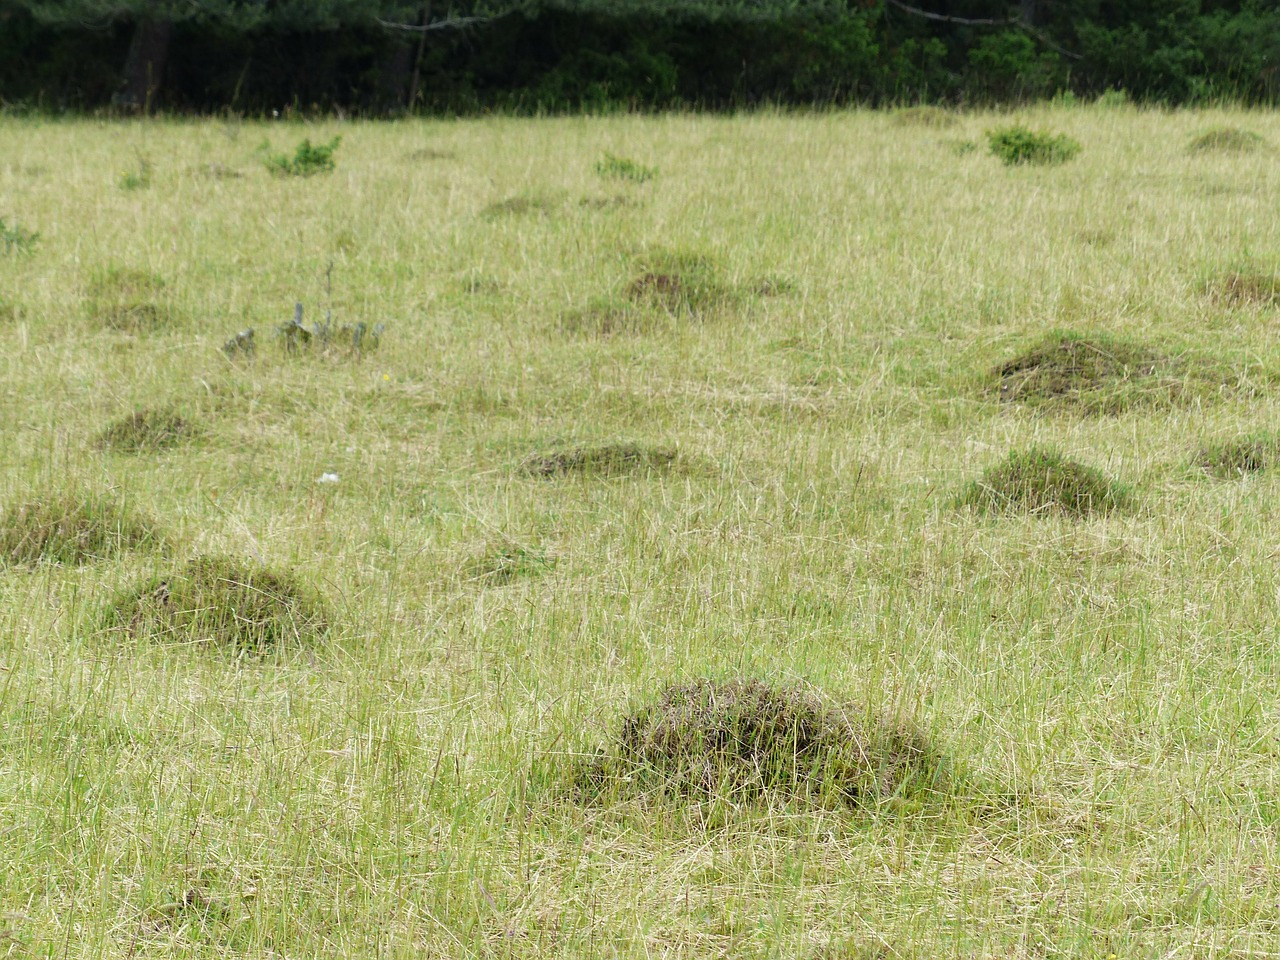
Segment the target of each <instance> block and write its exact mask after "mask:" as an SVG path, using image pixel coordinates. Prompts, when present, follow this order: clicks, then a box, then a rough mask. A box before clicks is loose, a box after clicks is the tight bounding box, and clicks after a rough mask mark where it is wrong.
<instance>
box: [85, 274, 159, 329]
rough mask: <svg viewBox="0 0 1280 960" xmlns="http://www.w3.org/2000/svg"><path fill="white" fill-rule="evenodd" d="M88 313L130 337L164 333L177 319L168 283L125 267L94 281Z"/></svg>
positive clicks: (88, 291)
mask: <svg viewBox="0 0 1280 960" xmlns="http://www.w3.org/2000/svg"><path fill="white" fill-rule="evenodd" d="M85 312H86V314H87V315H88V317H89V319H90V320H92V321H94V322H95V323H99V324H101V325H103V326H105V327H108V328H110V329H112V330H123V331H127V332H130V333H150V332H154V331H156V330H161V329H163V328H165V327H168V326H170V325H172V324H173V322H174V320H175V318H176V314H175V312H174V310H173V308H172V305H171V304H170V303H169V297H168V292H167V290H166V284H165V282H164V280H162V279H161V278H160V277H157V276H155V275H154V274H151V273H147V272H146V271H144V270H133V269H129V268H125V267H110V268H108V269H107V270H104V271H102V272H101V273H97V274H94V276H93V277H91V278H90V280H89V283H88V285H87V287H86V289H85Z"/></svg>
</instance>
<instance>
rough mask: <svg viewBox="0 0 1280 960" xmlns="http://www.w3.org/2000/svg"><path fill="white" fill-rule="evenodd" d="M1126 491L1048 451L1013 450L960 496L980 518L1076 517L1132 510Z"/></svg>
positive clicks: (1094, 471)
mask: <svg viewBox="0 0 1280 960" xmlns="http://www.w3.org/2000/svg"><path fill="white" fill-rule="evenodd" d="M1131 499H1132V498H1131V495H1130V494H1129V492H1128V490H1126V489H1125V488H1124V487H1122V486H1120V485H1119V484H1117V483H1115V482H1114V481H1112V480H1111V479H1109V478H1108V477H1107V476H1106V475H1105V474H1104V473H1102V471H1100V470H1098V469H1096V468H1094V467H1090V466H1087V465H1086V464H1083V463H1080V462H1079V461H1076V460H1071V459H1069V458H1067V457H1063V456H1061V455H1060V454H1058V453H1055V452H1054V451H1052V450H1045V449H1043V448H1039V447H1032V448H1031V449H1030V450H1027V451H1016V450H1015V451H1014V452H1013V453H1011V454H1009V456H1008V457H1007V458H1006V459H1005V460H1004V461H1002V462H1001V463H998V464H996V465H995V466H994V467H992V468H990V469H989V470H987V472H986V473H984V474H983V475H982V477H981V478H980V479H978V480H975V481H973V482H972V483H970V484H969V486H968V487H967V488H966V489H965V491H964V493H963V494H962V495H961V497H960V502H961V504H962V505H964V506H968V507H973V508H974V509H976V510H979V511H980V512H983V513H1059V514H1064V515H1066V516H1069V517H1075V518H1081V517H1086V516H1090V515H1093V514H1107V513H1112V512H1113V511H1117V510H1124V509H1127V508H1129V507H1130V506H1131Z"/></svg>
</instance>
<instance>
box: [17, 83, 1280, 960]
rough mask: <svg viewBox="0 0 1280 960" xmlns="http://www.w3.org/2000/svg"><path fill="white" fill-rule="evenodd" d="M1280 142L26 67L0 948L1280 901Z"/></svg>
mask: <svg viewBox="0 0 1280 960" xmlns="http://www.w3.org/2000/svg"><path fill="white" fill-rule="evenodd" d="M1011 125H1025V126H1026V127H1027V128H1029V129H1031V130H1033V131H1044V132H1048V133H1053V134H1060V135H1065V136H1067V137H1070V138H1072V139H1074V140H1075V141H1077V142H1078V143H1079V145H1080V151H1079V153H1078V155H1075V156H1072V157H1066V158H1064V159H1063V160H1062V162H1059V163H1052V164H1046V165H1038V164H1020V165H1012V166H1006V165H1004V164H1002V163H1001V161H1000V160H999V159H998V158H997V157H996V156H993V155H992V153H991V150H990V149H989V140H988V134H989V133H990V132H991V131H995V130H998V129H1000V128H1006V127H1009V126H1011ZM304 139H305V140H306V141H307V144H308V145H307V147H306V148H304V149H301V150H300V149H299V148H300V146H301V145H302V142H303V140H304ZM335 140H336V143H335ZM329 146H332V147H333V150H332V154H331V155H326V154H325V149H326V148H327V147H329ZM1278 147H1280V119H1278V118H1277V115H1276V114H1275V113H1274V112H1268V111H1253V110H1237V109H1224V110H1179V111H1158V110H1144V109H1138V108H1135V107H1132V106H1128V105H1118V106H1117V105H1105V104H1101V105H1090V106H1062V105H1058V106H1052V105H1045V106H1039V107H1031V108H1027V109H1023V110H1015V111H1010V112H1000V113H988V112H956V113H952V112H948V111H943V110H932V109H930V110H903V111H889V112H874V111H842V112H830V113H818V114H813V115H807V116H798V115H786V114H773V113H761V114H752V115H744V116H736V117H720V116H700V115H693V114H677V115H665V116H617V117H590V118H587V117H568V118H547V119H539V120H530V119H511V118H492V119H473V120H456V121H442V120H413V121H400V122H364V121H336V120H335V121H325V122H317V123H305V124H304V123H294V122H290V123H283V122H280V123H273V122H256V121H239V120H201V121H186V120H184V121H177V120H140V121H136V122H122V123H109V122H102V121H95V120H74V121H50V120H42V119H0V347H2V349H0V371H2V373H0V385H2V386H3V395H0V421H2V422H3V437H4V445H3V450H4V454H3V460H2V462H0V465H2V468H3V469H2V472H0V561H2V563H0V722H2V725H3V731H4V736H3V744H2V745H0V783H3V791H2V792H0V837H3V840H2V841H0V954H2V955H4V956H13V957H25V956H31V957H36V956H40V957H45V956H54V955H61V956H76V957H81V956H86V957H87V956H101V957H134V956H151V955H154V956H159V955H164V956H193V957H194V956H255V957H257V956H317V955H342V956H378V957H401V956H403V957H409V956H415V957H416V956H441V957H444V956H448V957H533V956H557V957H559V956H563V957H652V956H664V957H692V958H702V957H735V958H736V957H761V958H763V957H787V958H790V957H803V958H823V960H836V958H840V960H869V958H925V957H929V958H933V957H966V958H967V957H975V956H981V957H992V958H994V957H1002V958H1003V957H1018V958H1032V957H1073V958H1075V957H1080V958H1095V957H1096V958H1100V960H1130V958H1166V957H1203V958H1227V957H1239V958H1244V957H1250V958H1258V957H1280V840H1278V838H1277V824H1278V823H1280V801H1278V799H1277V798H1278V797H1280V792H1278V790H1280V782H1278V780H1280V778H1278V777H1277V752H1278V750H1280V746H1278V741H1277V734H1278V733H1280V714H1277V706H1278V704H1277V694H1276V689H1277V680H1278V679H1280V654H1278V653H1277V650H1278V649H1280V647H1278V642H1277V641H1278V640H1280V626H1278V625H1280V616H1278V614H1280V609H1278V607H1280V588H1278V587H1277V579H1276V550H1277V540H1276V536H1275V531H1276V530H1277V529H1280V499H1277V496H1276V494H1277V492H1278V489H1280V488H1278V486H1277V485H1278V484H1280V477H1278V476H1277V471H1276V470H1275V469H1274V467H1275V465H1276V464H1280V433H1277V430H1278V429H1280V428H1277V426H1276V424H1277V419H1276V415H1277V411H1278V409H1280V386H1278V384H1280V325H1278V324H1277V319H1278V317H1280V314H1278V313H1277V308H1278V307H1280V226H1278V221H1277V220H1276V218H1275V209H1276V202H1277V199H1278V198H1280V172H1278V168H1277V164H1276V162H1275V160H1276V152H1275V151H1276V149H1277V148H1278ZM273 158H274V159H273ZM330 160H331V161H332V164H333V167H332V169H328V168H327V164H328V162H329V161H330ZM303 174H314V175H303ZM249 331H252V333H249ZM700 724H701V726H700ZM748 727H749V728H750V730H751V734H750V736H751V737H753V738H763V739H762V740H759V741H757V740H752V741H751V744H749V746H750V749H746V748H744V747H743V742H744V740H743V737H744V736H745V734H743V730H744V729H747V728H748ZM713 741H714V743H713ZM766 741H767V742H766ZM717 744H718V747H716V745H717ZM762 744H763V745H764V746H763V747H762ZM778 745H781V752H780V753H779V752H778V751H777V750H773V751H772V752H769V751H767V750H765V749H764V747H770V748H772V747H777V746H778ZM713 747H715V749H713ZM677 750H679V751H688V753H687V754H684V753H682V754H679V755H678V756H677ZM735 750H737V751H739V752H740V753H741V756H738V755H735V754H734V751H735ZM877 751H882V752H877ZM727 755H732V756H729V760H726V756H727ZM729 761H732V762H733V763H736V764H737V766H732V765H730V766H725V767H721V766H717V764H721V763H722V762H726V763H727V762H729ZM837 773H839V774H840V776H841V777H842V778H843V779H838V780H837V778H836V774H837Z"/></svg>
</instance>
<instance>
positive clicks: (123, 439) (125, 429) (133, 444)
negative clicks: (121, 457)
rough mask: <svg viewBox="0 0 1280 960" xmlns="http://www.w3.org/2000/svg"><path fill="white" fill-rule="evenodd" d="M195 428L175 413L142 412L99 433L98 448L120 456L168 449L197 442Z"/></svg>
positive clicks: (156, 410) (159, 411) (160, 411)
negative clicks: (191, 441) (192, 441)
mask: <svg viewBox="0 0 1280 960" xmlns="http://www.w3.org/2000/svg"><path fill="white" fill-rule="evenodd" d="M197 433H198V431H197V429H196V427H195V425H194V424H193V423H192V422H191V421H190V420H187V419H185V418H184V417H182V416H180V415H179V414H178V413H176V412H175V411H173V410H168V409H155V410H139V411H137V412H136V413H133V414H130V415H129V416H127V417H122V418H121V419H119V420H116V421H115V422H113V423H111V424H110V425H109V426H108V427H107V428H106V429H105V430H103V431H102V432H101V433H100V434H98V438H97V441H96V445H97V446H98V447H99V448H100V449H103V450H115V451H117V452H120V453H143V452H147V451H153V450H167V449H168V448H170V447H176V446H178V445H179V444H181V443H185V442H186V441H188V440H191V439H193V438H194V437H195V436H196V435H197Z"/></svg>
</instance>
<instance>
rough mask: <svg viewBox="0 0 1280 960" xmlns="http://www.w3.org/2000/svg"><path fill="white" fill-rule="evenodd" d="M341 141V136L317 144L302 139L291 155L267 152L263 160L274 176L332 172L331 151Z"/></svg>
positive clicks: (305, 175)
mask: <svg viewBox="0 0 1280 960" xmlns="http://www.w3.org/2000/svg"><path fill="white" fill-rule="evenodd" d="M341 142H342V138H341V137H334V138H333V139H332V140H330V141H329V142H328V143H317V144H313V143H312V142H311V141H310V140H309V139H308V140H303V141H302V143H300V144H298V148H297V149H296V150H294V152H293V156H292V157H290V156H289V155H287V154H283V153H272V154H268V155H267V158H266V161H265V162H266V165H267V169H268V170H269V171H270V172H271V174H272V176H276V177H314V176H315V175H316V174H318V173H332V172H333V170H334V167H335V166H336V164H335V163H334V160H333V152H334V151H335V150H337V149H338V144H340V143H341Z"/></svg>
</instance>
